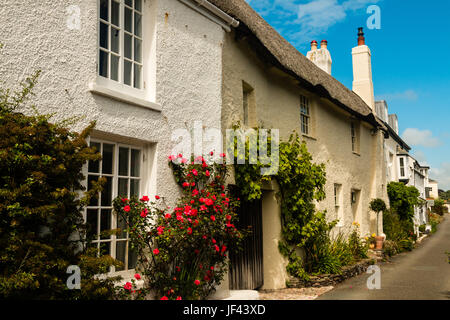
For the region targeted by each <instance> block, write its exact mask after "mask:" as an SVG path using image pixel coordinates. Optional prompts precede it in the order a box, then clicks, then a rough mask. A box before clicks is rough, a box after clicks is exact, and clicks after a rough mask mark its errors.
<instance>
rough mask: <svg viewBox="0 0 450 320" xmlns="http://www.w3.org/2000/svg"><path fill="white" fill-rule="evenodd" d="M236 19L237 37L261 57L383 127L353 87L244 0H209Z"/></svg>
mask: <svg viewBox="0 0 450 320" xmlns="http://www.w3.org/2000/svg"><path fill="white" fill-rule="evenodd" d="M209 2H211V3H213V4H214V5H216V6H217V7H218V8H220V9H221V10H222V11H224V12H226V13H227V14H229V15H230V16H232V17H233V18H235V19H237V20H239V22H240V24H239V26H238V27H237V28H236V33H237V34H238V37H245V38H246V40H247V41H249V43H250V45H251V46H252V48H254V49H255V51H256V52H257V53H259V55H260V56H263V59H264V60H266V61H268V62H270V63H272V64H273V65H275V66H276V67H278V68H280V69H281V70H283V71H284V72H286V73H288V74H290V75H292V76H293V77H294V78H296V79H297V80H298V81H299V82H300V84H301V85H302V86H304V87H305V89H307V90H310V91H312V92H315V93H317V94H319V95H320V96H322V97H325V98H327V99H328V100H330V101H331V102H333V103H334V104H336V105H338V106H339V107H341V108H343V109H345V110H346V111H348V112H349V113H351V114H352V115H354V116H356V117H358V118H361V119H362V120H364V121H367V122H369V123H371V124H373V125H375V126H379V127H382V128H383V129H386V128H385V126H384V124H383V123H382V122H381V121H379V120H378V119H377V118H376V117H375V116H374V114H373V113H372V110H371V109H370V107H369V106H368V105H367V104H366V103H365V102H364V101H363V100H362V99H361V98H360V97H359V96H358V95H357V94H356V93H354V92H353V91H351V90H349V89H348V88H347V87H345V86H344V85H343V84H342V83H340V82H339V81H338V80H336V79H335V78H333V77H332V76H331V75H329V74H328V73H326V72H325V71H323V70H322V69H320V68H319V67H317V66H316V65H315V64H314V63H313V62H311V61H310V60H309V59H308V58H306V57H305V56H304V55H303V54H301V53H300V52H299V51H298V50H297V49H296V48H294V46H292V45H291V44H290V43H289V42H288V41H287V40H286V39H284V38H283V37H282V36H281V35H280V34H279V33H278V32H277V31H275V29H273V28H272V27H271V26H270V25H269V24H268V23H267V21H265V20H264V19H263V18H262V17H261V16H260V15H259V14H258V13H257V12H256V11H254V10H253V9H252V8H251V7H250V5H249V4H248V3H247V2H246V1H245V0H209Z"/></svg>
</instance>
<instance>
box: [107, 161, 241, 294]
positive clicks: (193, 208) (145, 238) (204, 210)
mask: <svg viewBox="0 0 450 320" xmlns="http://www.w3.org/2000/svg"><path fill="white" fill-rule="evenodd" d="M169 159H170V160H171V161H170V162H169V165H170V166H171V167H172V169H173V172H174V175H175V179H176V181H177V182H178V183H179V184H180V186H181V187H182V197H181V198H180V199H179V200H178V202H177V205H176V207H175V208H172V209H170V208H169V207H164V206H163V204H162V203H161V202H158V200H157V202H152V201H150V202H149V200H148V198H145V197H143V198H141V199H140V200H138V199H136V198H132V199H121V198H116V199H115V200H114V210H115V211H116V212H117V213H118V214H119V215H120V216H121V217H122V219H124V221H126V222H127V224H128V228H127V231H128V232H129V234H130V238H131V242H132V246H133V247H134V248H135V249H136V250H137V252H138V256H139V267H140V268H141V269H142V272H143V275H144V276H145V280H146V285H145V288H146V289H152V290H153V291H154V292H155V293H156V296H157V298H160V299H164V300H166V299H168V300H176V299H177V298H181V299H185V300H186V299H188V300H195V299H205V298H206V297H207V296H209V295H210V294H211V293H212V292H213V291H214V290H215V287H216V286H217V285H218V284H220V282H221V281H222V279H223V276H224V273H225V272H226V266H227V263H228V261H227V252H228V250H230V249H231V250H237V249H238V247H239V242H240V240H241V239H242V233H241V232H240V231H238V230H237V229H236V227H235V226H234V224H233V221H235V219H236V215H237V214H236V209H237V206H238V202H237V200H236V199H235V198H234V197H233V196H232V195H231V194H230V192H229V191H228V190H227V189H226V188H225V186H224V183H225V180H226V178H227V175H228V172H227V167H226V165H225V164H217V163H214V164H212V165H208V164H207V163H206V161H205V160H204V159H203V158H202V157H200V159H198V158H197V159H195V161H194V159H192V160H191V161H189V162H188V161H187V160H186V159H183V161H182V163H177V162H178V161H179V160H181V159H176V157H174V156H171V157H170V158H169Z"/></svg>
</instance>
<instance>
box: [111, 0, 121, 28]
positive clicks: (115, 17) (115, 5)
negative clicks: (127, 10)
mask: <svg viewBox="0 0 450 320" xmlns="http://www.w3.org/2000/svg"><path fill="white" fill-rule="evenodd" d="M119 21H120V3H119V2H116V1H112V3H111V23H113V24H115V25H116V26H119V23H120V22H119Z"/></svg>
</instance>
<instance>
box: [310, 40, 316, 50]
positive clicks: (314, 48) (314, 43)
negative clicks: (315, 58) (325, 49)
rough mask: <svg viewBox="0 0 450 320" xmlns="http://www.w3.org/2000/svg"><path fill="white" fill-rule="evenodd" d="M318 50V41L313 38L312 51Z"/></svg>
mask: <svg viewBox="0 0 450 320" xmlns="http://www.w3.org/2000/svg"><path fill="white" fill-rule="evenodd" d="M316 50H317V41H316V40H313V41H311V51H316Z"/></svg>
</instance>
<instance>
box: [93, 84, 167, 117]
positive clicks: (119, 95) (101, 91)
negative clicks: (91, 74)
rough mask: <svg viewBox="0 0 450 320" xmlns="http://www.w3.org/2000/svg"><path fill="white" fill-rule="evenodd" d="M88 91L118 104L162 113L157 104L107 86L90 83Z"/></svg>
mask: <svg viewBox="0 0 450 320" xmlns="http://www.w3.org/2000/svg"><path fill="white" fill-rule="evenodd" d="M89 91H90V92H91V93H94V94H98V95H101V96H104V97H108V98H111V99H114V100H117V101H120V102H125V103H129V104H132V105H135V106H138V107H143V108H146V109H150V110H153V111H157V112H161V111H162V108H161V105H159V104H157V103H153V102H150V101H147V100H144V99H141V98H137V97H134V96H132V95H130V94H127V93H123V92H120V91H118V90H114V89H112V88H109V87H108V86H105V85H103V84H99V83H96V82H91V83H90V84H89Z"/></svg>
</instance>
